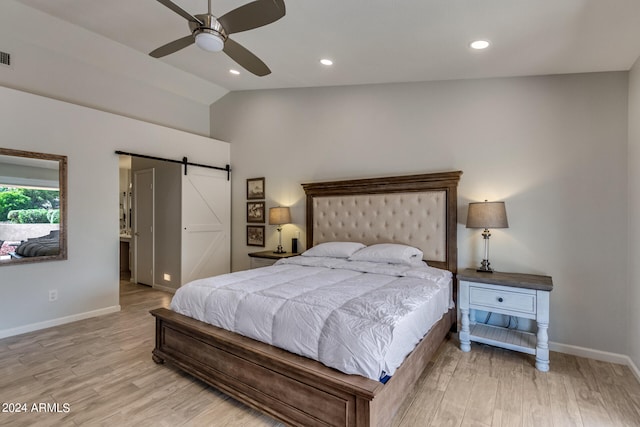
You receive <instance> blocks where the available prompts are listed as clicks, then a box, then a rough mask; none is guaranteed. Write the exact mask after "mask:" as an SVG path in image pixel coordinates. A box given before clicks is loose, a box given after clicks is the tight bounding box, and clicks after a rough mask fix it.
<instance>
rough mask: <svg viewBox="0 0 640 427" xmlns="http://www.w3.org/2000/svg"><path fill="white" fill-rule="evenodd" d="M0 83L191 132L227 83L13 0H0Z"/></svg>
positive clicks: (205, 128)
mask: <svg viewBox="0 0 640 427" xmlns="http://www.w3.org/2000/svg"><path fill="white" fill-rule="evenodd" d="M0 51H3V52H7V53H10V54H11V60H12V64H13V65H12V67H11V68H7V67H5V66H0V85H2V86H6V87H11V88H14V89H19V90H23V91H27V92H31V93H35V94H39V95H44V96H48V97H50V98H56V99H60V100H63V101H68V102H73V103H75V104H79V105H84V106H88V107H91V108H95V109H99V110H103V111H107V112H112V113H116V114H121V115H124V116H127V117H132V118H136V119H139V120H144V121H147V122H150V123H156V124H160V125H164V126H169V127H173V128H175V129H181V130H185V131H187V132H193V133H196V134H199V135H208V134H209V105H210V104H211V103H212V102H214V101H215V100H216V99H218V98H219V97H221V96H222V95H224V94H225V93H227V92H228V91H227V90H226V89H224V88H222V87H220V86H217V85H215V84H213V83H211V82H208V81H206V80H204V79H201V78H199V77H195V76H193V75H191V74H187V73H185V72H183V71H181V70H179V69H177V68H175V67H172V66H171V65H168V64H165V63H164V62H162V61H161V60H157V59H154V58H151V57H149V56H148V55H146V54H144V53H143V52H138V51H136V50H133V49H131V48H128V47H126V46H124V45H122V44H119V43H116V42H114V41H112V40H109V39H107V38H105V37H102V36H100V35H98V34H95V33H92V32H90V31H87V30H85V29H84V28H80V27H77V26H75V25H72V24H69V23H67V22H64V21H61V20H59V19H57V18H54V17H52V16H50V15H47V14H45V13H42V12H40V11H38V10H36V9H33V8H30V7H28V6H25V5H23V4H20V3H17V2H15V1H13V0H2V1H0Z"/></svg>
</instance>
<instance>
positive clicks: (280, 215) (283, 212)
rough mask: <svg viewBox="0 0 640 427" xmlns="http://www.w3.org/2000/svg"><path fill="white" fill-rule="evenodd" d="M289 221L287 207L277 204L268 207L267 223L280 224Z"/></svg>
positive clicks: (289, 214) (289, 216) (289, 215)
mask: <svg viewBox="0 0 640 427" xmlns="http://www.w3.org/2000/svg"><path fill="white" fill-rule="evenodd" d="M290 222H291V211H290V210H289V208H288V207H286V206H285V207H282V206H278V207H276V208H270V209H269V224H271V225H282V224H289V223H290Z"/></svg>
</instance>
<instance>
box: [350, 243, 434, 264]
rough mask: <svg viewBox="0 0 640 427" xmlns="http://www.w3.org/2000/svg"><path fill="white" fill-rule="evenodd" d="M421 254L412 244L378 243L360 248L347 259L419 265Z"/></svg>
mask: <svg viewBox="0 0 640 427" xmlns="http://www.w3.org/2000/svg"><path fill="white" fill-rule="evenodd" d="M422 255H423V254H422V251H421V250H420V249H418V248H414V247H413V246H407V245H401V244H397V243H380V244H377V245H371V246H367V247H365V248H363V249H360V250H359V251H358V252H356V253H355V254H353V255H351V256H350V257H349V261H369V262H386V263H389V264H406V265H419V264H421V263H422Z"/></svg>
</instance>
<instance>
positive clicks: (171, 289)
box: [153, 284, 176, 294]
mask: <svg viewBox="0 0 640 427" xmlns="http://www.w3.org/2000/svg"><path fill="white" fill-rule="evenodd" d="M153 289H157V290H159V291H164V292H169V293H170V294H175V293H176V288H170V287H168V286H162V285H158V284H155V285H153Z"/></svg>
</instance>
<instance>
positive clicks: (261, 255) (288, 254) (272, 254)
mask: <svg viewBox="0 0 640 427" xmlns="http://www.w3.org/2000/svg"><path fill="white" fill-rule="evenodd" d="M298 255H300V253H298V252H285V253H283V254H277V253H275V252H273V251H260V252H251V253H250V254H249V256H250V257H254V258H268V259H282V258H289V257H292V256H298Z"/></svg>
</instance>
